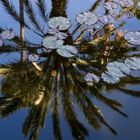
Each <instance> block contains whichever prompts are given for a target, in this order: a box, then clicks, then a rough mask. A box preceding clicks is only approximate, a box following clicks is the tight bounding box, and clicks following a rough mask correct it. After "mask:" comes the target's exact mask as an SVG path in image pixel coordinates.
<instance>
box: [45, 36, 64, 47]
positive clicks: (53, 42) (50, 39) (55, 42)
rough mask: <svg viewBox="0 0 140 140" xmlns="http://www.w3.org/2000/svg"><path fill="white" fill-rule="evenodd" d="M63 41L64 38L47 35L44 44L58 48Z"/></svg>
mask: <svg viewBox="0 0 140 140" xmlns="http://www.w3.org/2000/svg"><path fill="white" fill-rule="evenodd" d="M63 43H64V41H63V40H61V39H58V38H57V37H55V36H47V37H46V38H45V39H44V41H43V46H44V47H45V48H48V49H57V48H59V47H60V46H62V45H63Z"/></svg>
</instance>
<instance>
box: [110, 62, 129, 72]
mask: <svg viewBox="0 0 140 140" xmlns="http://www.w3.org/2000/svg"><path fill="white" fill-rule="evenodd" d="M107 66H108V67H114V68H118V69H119V70H120V71H121V72H123V73H124V74H127V75H129V74H130V68H128V67H127V66H126V65H125V64H124V63H122V62H116V61H115V62H110V63H108V64H107Z"/></svg>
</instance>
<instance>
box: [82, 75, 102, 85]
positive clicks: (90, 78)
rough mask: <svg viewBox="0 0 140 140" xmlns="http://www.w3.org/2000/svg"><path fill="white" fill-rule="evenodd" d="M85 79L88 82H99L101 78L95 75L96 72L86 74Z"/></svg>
mask: <svg viewBox="0 0 140 140" xmlns="http://www.w3.org/2000/svg"><path fill="white" fill-rule="evenodd" d="M84 80H85V81H86V82H95V83H98V82H99V80H100V78H99V77H98V76H97V75H95V74H94V73H87V74H86V75H85V76H84Z"/></svg>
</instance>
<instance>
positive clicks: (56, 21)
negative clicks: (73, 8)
mask: <svg viewBox="0 0 140 140" xmlns="http://www.w3.org/2000/svg"><path fill="white" fill-rule="evenodd" d="M48 25H49V27H50V28H52V29H58V30H60V31H63V30H67V29H68V28H70V27H71V22H70V20H69V19H67V18H65V17H61V16H60V17H53V18H51V19H50V20H49V22H48Z"/></svg>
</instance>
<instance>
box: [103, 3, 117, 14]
mask: <svg viewBox="0 0 140 140" xmlns="http://www.w3.org/2000/svg"><path fill="white" fill-rule="evenodd" d="M104 8H105V9H107V10H108V11H109V12H110V13H114V14H115V13H117V8H118V4H117V3H116V2H105V3H104Z"/></svg>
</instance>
